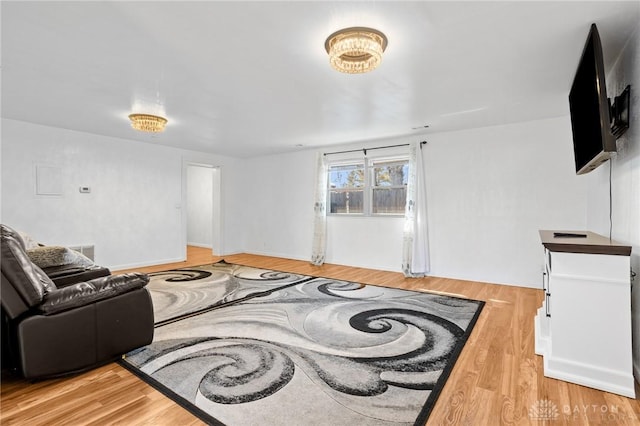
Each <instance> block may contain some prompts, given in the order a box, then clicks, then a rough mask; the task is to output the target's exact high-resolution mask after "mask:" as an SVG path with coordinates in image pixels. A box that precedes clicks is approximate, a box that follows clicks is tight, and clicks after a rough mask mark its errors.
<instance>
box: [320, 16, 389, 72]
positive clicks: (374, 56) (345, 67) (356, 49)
mask: <svg viewBox="0 0 640 426" xmlns="http://www.w3.org/2000/svg"><path fill="white" fill-rule="evenodd" d="M324 48H325V49H326V51H327V53H328V54H329V63H330V64H331V66H332V67H333V68H334V69H336V70H337V71H340V72H344V73H348V74H359V73H365V72H369V71H373V70H374V69H375V68H376V67H377V66H378V65H380V62H381V61H382V53H383V52H384V51H385V49H386V48H387V37H386V36H385V35H384V34H383V33H381V32H380V31H378V30H374V29H373V28H365V27H352V28H345V29H342V30H340V31H336V32H335V33H333V34H331V35H330V36H329V37H327V40H326V41H325V43H324Z"/></svg>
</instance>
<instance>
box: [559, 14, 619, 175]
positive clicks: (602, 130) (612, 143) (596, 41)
mask: <svg viewBox="0 0 640 426" xmlns="http://www.w3.org/2000/svg"><path fill="white" fill-rule="evenodd" d="M569 110H570V112H571V130H572V133H573V152H574V157H575V162H576V173H577V174H579V175H580V174H584V173H589V172H590V171H592V170H593V169H595V168H596V167H598V166H599V165H600V164H602V163H604V162H605V161H607V160H608V159H609V158H610V156H611V153H612V152H615V150H616V138H615V136H614V135H613V134H612V133H611V128H610V114H609V100H608V98H607V88H606V85H605V78H604V60H603V55H602V43H601V42H600V35H599V34H598V29H597V28H596V25H595V24H592V25H591V30H590V31H589V36H588V37H587V42H586V43H585V46H584V50H583V51H582V57H581V58H580V63H579V64H578V69H577V71H576V74H575V77H574V79H573V84H572V86H571V91H570V92H569Z"/></svg>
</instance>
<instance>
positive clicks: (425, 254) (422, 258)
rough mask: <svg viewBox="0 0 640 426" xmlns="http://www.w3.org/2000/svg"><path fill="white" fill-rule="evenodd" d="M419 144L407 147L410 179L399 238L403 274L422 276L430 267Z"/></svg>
mask: <svg viewBox="0 0 640 426" xmlns="http://www.w3.org/2000/svg"><path fill="white" fill-rule="evenodd" d="M422 146H423V144H422V143H412V144H411V146H410V147H409V179H408V181H407V203H406V205H405V211H404V236H403V241H402V245H403V247H402V272H403V273H404V275H405V277H423V276H425V275H426V274H427V273H428V272H429V270H430V264H429V234H428V232H427V191H426V185H425V173H424V158H423V149H422Z"/></svg>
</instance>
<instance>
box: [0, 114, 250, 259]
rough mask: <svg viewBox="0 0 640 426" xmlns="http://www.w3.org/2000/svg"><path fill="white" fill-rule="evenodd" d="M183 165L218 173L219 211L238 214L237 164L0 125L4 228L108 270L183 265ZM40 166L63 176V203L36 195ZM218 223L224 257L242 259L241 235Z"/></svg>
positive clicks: (233, 223)
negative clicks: (90, 258)
mask: <svg viewBox="0 0 640 426" xmlns="http://www.w3.org/2000/svg"><path fill="white" fill-rule="evenodd" d="M185 160H188V161H193V162H198V161H199V162H202V163H207V164H216V165H220V166H221V170H224V172H223V173H226V175H225V177H224V178H223V179H222V180H223V181H224V182H226V183H223V194H222V198H223V205H225V202H226V203H227V204H228V205H229V206H230V208H237V207H236V206H237V205H238V203H239V201H238V200H234V199H233V197H234V196H235V194H236V193H238V190H237V189H236V187H235V185H236V183H235V182H237V181H238V180H239V179H238V178H237V169H238V168H237V167H235V162H236V160H233V159H230V158H226V157H219V156H212V155H210V154H203V153H197V152H192V151H186V150H180V149H176V148H169V147H163V146H157V145H154V144H148V143H142V142H136V141H130V140H123V139H117V138H110V137H104V136H99V135H94V134H88V133H82V132H75V131H70V130H65V129H59V128H53V127H48V126H41V125H35V124H31V123H25V122H21V121H15V120H8V119H3V120H2V213H1V214H2V223H5V224H7V225H9V226H12V227H15V228H17V229H20V230H23V231H25V232H27V233H30V234H31V235H33V236H34V238H36V239H37V240H39V241H42V242H44V243H48V244H60V245H77V244H94V245H95V250H96V251H95V256H96V262H97V263H99V264H102V265H105V266H108V267H111V268H112V269H119V268H126V267H130V266H138V265H148V264H153V263H164V262H169V261H176V260H182V259H184V256H185V244H186V219H185V218H183V216H182V215H183V210H184V209H182V205H183V187H182V179H183V177H182V168H183V161H185ZM37 164H46V165H53V166H57V167H60V168H61V169H62V185H63V195H62V196H39V195H36V194H35V190H34V188H35V172H34V170H35V166H36V165H37ZM80 186H90V187H91V193H90V194H81V193H80V192H79V190H78V188H79V187H80ZM223 216H225V217H223V218H222V220H223V223H224V225H223V226H224V227H223V233H224V240H225V241H226V242H227V244H226V245H225V247H224V252H225V253H230V252H237V251H240V246H239V245H238V244H237V242H238V241H239V240H240V235H239V234H240V233H241V232H242V227H241V225H240V224H239V223H238V222H237V220H235V219H234V218H233V215H232V214H229V211H228V210H227V209H226V208H225V210H224V212H223ZM227 216H228V217H229V219H228V220H225V218H226V217H227ZM183 223H184V226H183Z"/></svg>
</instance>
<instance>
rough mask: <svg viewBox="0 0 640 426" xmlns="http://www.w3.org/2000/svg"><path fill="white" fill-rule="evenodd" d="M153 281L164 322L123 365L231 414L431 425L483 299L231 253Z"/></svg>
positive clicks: (180, 398)
mask: <svg viewBox="0 0 640 426" xmlns="http://www.w3.org/2000/svg"><path fill="white" fill-rule="evenodd" d="M198 272H210V273H211V275H207V276H206V277H205V276H204V275H206V274H202V275H200V274H199V273H198ZM178 276H182V277H186V278H187V280H186V281H181V280H176V279H175V278H176V277H178ZM182 279H184V278H182ZM170 280H171V281H170ZM149 288H150V290H151V294H152V298H153V301H154V304H156V302H157V306H156V309H157V315H158V318H160V321H161V322H160V326H157V327H156V330H155V336H154V341H153V343H152V344H151V345H149V346H146V347H144V348H141V349H139V350H137V351H134V352H132V353H130V354H128V356H127V357H126V359H125V360H124V361H123V362H122V364H123V365H124V366H126V367H127V368H129V369H130V370H132V371H134V372H135V373H136V374H138V375H139V376H140V377H142V378H143V379H145V380H147V381H149V382H150V383H152V384H153V385H154V386H156V387H157V388H158V389H160V390H161V391H163V392H165V393H166V394H167V395H169V396H170V397H172V398H173V399H174V400H176V401H177V402H178V403H180V404H181V405H183V406H184V407H186V408H188V409H190V410H191V411H192V412H193V413H194V414H196V415H198V416H199V417H200V418H202V419H203V420H204V421H205V422H208V423H210V424H220V423H223V424H226V425H254V424H255V425H290V424H314V425H399V424H422V423H424V422H425V421H426V419H427V417H428V416H429V413H430V412H431V409H432V408H433V405H434V404H435V400H436V398H437V396H438V394H439V392H440V391H441V389H442V386H443V385H444V382H445V381H446V379H447V377H448V375H449V373H450V371H451V368H452V367H453V365H454V363H455V361H456V359H457V357H458V355H459V353H460V351H461V349H462V347H463V346H464V344H465V342H466V340H467V338H468V336H469V334H470V333H471V330H472V328H473V326H474V324H475V321H476V319H477V318H478V315H479V314H480V311H481V309H482V306H483V305H484V302H480V301H476V300H468V299H460V298H454V297H448V296H442V295H438V294H431V293H419V292H413V291H407V290H400V289H393V288H386V287H378V286H371V285H363V284H358V283H353V282H346V281H337V280H332V279H326V278H316V277H309V276H303V275H296V274H287V273H282V272H275V271H267V270H262V269H255V268H250V267H245V266H238V265H230V264H226V263H224V262H222V263H218V264H215V265H212V266H205V267H198V268H190V269H189V270H188V271H185V270H182V271H170V272H167V273H163V274H153V276H152V280H151V283H150V285H149ZM196 312H197V313H196Z"/></svg>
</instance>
